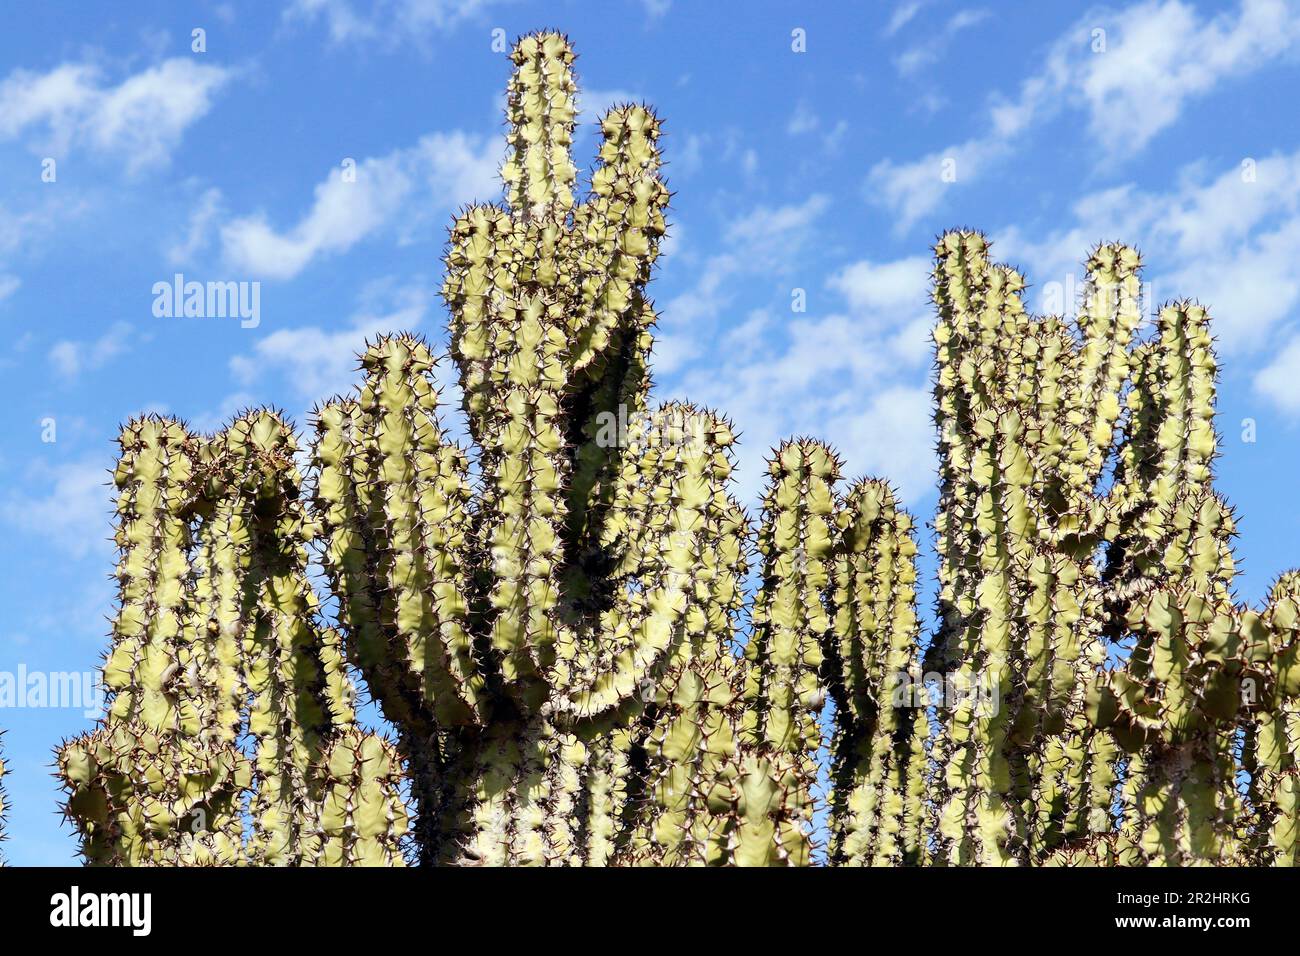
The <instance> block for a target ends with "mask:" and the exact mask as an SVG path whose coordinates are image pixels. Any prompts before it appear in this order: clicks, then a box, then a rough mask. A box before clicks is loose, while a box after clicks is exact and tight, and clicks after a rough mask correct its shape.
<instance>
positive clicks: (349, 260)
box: [0, 0, 1300, 864]
mask: <svg viewBox="0 0 1300 956" xmlns="http://www.w3.org/2000/svg"><path fill="white" fill-rule="evenodd" d="M111 6H112V5H93V6H87V5H85V4H80V3H73V2H49V3H45V4H40V5H36V4H28V5H23V6H22V8H21V12H18V11H17V10H15V11H11V12H10V15H9V16H8V17H7V18H6V28H5V30H4V31H3V32H2V33H0V328H3V329H4V330H5V333H6V334H5V337H4V345H3V347H2V348H0V365H3V371H2V373H0V374H3V378H4V380H5V383H6V395H7V400H6V401H5V403H4V405H3V408H0V430H2V433H3V443H2V444H0V541H2V542H3V545H2V546H3V548H4V560H3V572H4V573H3V575H0V599H2V600H3V602H4V606H5V607H6V608H7V609H8V612H7V614H6V620H5V622H4V624H3V625H2V626H0V672H8V673H17V672H18V671H19V668H20V667H22V668H26V670H27V671H28V672H79V671H87V670H92V669H93V668H94V667H95V666H97V664H98V661H99V655H100V653H101V651H102V649H103V648H104V646H105V643H106V636H105V635H106V622H105V616H106V615H107V614H108V613H110V611H111V598H112V591H111V585H110V582H109V581H108V579H107V575H108V573H109V571H110V570H111V567H112V558H113V554H112V548H111V545H110V544H109V542H108V540H107V539H108V536H109V534H110V532H111V525H110V513H109V509H110V497H109V490H108V487H107V485H106V479H107V475H106V471H105V470H106V469H107V468H108V467H109V465H110V463H111V461H112V457H113V445H112V440H113V438H114V437H115V435H116V432H117V427H118V424H119V423H120V422H121V421H122V420H124V419H125V418H127V417H129V416H131V415H133V414H136V413H139V412H142V411H146V410H153V411H166V412H169V413H172V414H176V415H181V416H184V417H185V418H187V419H188V420H189V421H190V422H191V423H193V424H194V425H196V426H197V427H201V428H211V427H214V426H216V425H218V424H220V422H221V421H222V420H223V419H224V418H226V417H228V416H229V414H230V413H231V412H233V411H236V410H237V409H239V408H241V407H243V406H245V405H248V404H253V403H273V404H276V405H279V406H281V407H283V408H284V409H286V410H287V411H288V412H289V413H290V414H291V415H293V416H294V417H295V418H297V419H298V421H300V422H302V421H304V420H305V412H306V411H307V409H309V408H310V407H311V406H312V405H313V404H314V403H315V401H316V400H318V399H320V398H324V397H327V396H329V395H330V394H332V393H334V392H337V391H340V390H343V389H345V388H346V387H347V386H349V385H350V384H351V383H352V382H353V380H354V378H353V372H352V367H353V354H354V352H355V351H356V349H357V348H358V346H359V344H360V343H361V342H362V340H363V339H364V337H365V336H366V334H367V333H373V332H378V331H387V330H397V329H415V330H418V331H421V332H424V333H425V334H427V335H429V336H430V337H431V338H433V339H435V340H438V341H443V340H444V339H445V337H444V334H443V327H444V323H445V317H444V314H443V311H442V308H441V305H440V302H439V301H438V299H437V296H436V290H437V288H438V283H439V281H440V277H441V262H440V256H441V250H442V246H443V242H444V238H445V227H446V225H447V223H448V221H449V218H450V215H451V213H452V211H453V210H454V209H455V208H456V207H458V206H459V205H461V204H463V203H465V202H469V201H473V200H476V199H477V200H492V199H496V198H497V196H498V191H499V190H498V184H497V181H496V178H495V171H496V166H497V163H498V162H499V160H500V158H501V156H502V142H501V140H500V132H501V108H502V103H503V95H504V94H503V90H504V86H505V82H506V79H507V76H508V72H509V69H508V68H509V64H508V61H507V59H506V58H505V56H503V55H502V54H501V53H500V52H497V51H495V50H494V48H493V47H494V43H493V40H494V36H498V35H499V34H496V33H494V31H498V30H500V31H503V33H504V35H505V36H506V37H507V38H509V39H510V40H513V38H514V37H515V36H516V35H517V34H519V33H522V32H526V31H529V30H534V29H538V28H542V27H554V28H559V29H562V30H564V31H565V32H567V33H568V34H569V35H570V37H571V38H572V40H573V42H574V44H575V46H576V49H577V52H578V54H579V59H578V63H577V71H578V79H579V83H580V85H581V87H582V89H583V90H584V91H585V95H584V97H583V101H582V102H583V105H584V114H583V119H584V121H586V122H587V123H590V122H591V121H592V120H594V118H595V116H596V115H597V113H598V112H599V111H600V110H601V109H602V108H603V107H605V106H607V105H609V104H611V103H613V102H617V101H622V100H628V99H637V100H642V99H643V100H645V101H647V102H649V103H652V104H653V105H654V106H655V107H656V109H657V110H658V112H659V113H660V115H661V116H663V117H664V118H665V121H666V136H665V138H664V140H663V148H664V150H665V153H666V155H667V159H668V161H669V163H670V166H669V179H670V185H671V187H672V188H673V189H674V191H675V197H674V202H673V208H672V213H671V217H670V219H671V223H672V227H671V238H670V240H669V241H668V243H667V245H666V249H665V254H664V255H663V256H662V257H661V259H660V264H659V267H658V272H657V278H656V279H655V280H654V283H653V293H654V297H655V300H656V302H657V305H658V307H659V311H660V313H661V316H662V318H661V324H660V328H659V332H658V344H657V349H656V366H655V368H656V381H657V388H658V393H659V395H660V397H662V398H668V397H687V398H690V399H692V400H694V401H697V402H701V403H705V404H709V405H713V406H716V407H718V408H720V409H722V410H723V411H726V412H728V413H729V414H730V415H731V416H732V417H733V418H734V419H735V421H736V423H737V424H738V426H739V428H740V429H741V431H742V432H743V448H742V452H741V459H742V469H741V473H740V478H739V482H740V490H741V492H742V494H743V496H744V497H745V499H746V500H747V501H749V502H750V503H751V504H756V502H757V497H758V493H759V482H760V480H761V473H762V458H763V456H764V454H765V453H766V451H767V449H768V448H769V447H770V446H771V445H772V444H773V443H774V442H776V441H777V440H779V438H781V437H782V436H785V435H790V434H815V435H819V436H821V437H824V438H826V439H828V440H830V441H831V442H833V443H834V444H835V445H836V446H837V448H838V449H839V450H840V451H841V453H842V454H843V455H844V457H845V458H846V459H847V461H848V464H849V470H850V471H851V472H852V473H854V474H860V473H867V472H870V473H873V474H877V475H883V476H888V477H890V478H892V479H893V480H894V481H895V482H896V483H897V484H898V485H899V486H900V488H901V490H902V493H903V495H904V497H905V499H906V500H907V502H908V504H909V506H910V507H912V508H913V510H914V511H915V512H916V513H917V515H918V517H919V518H920V519H921V520H922V521H927V520H929V518H930V515H931V511H932V509H933V504H934V491H933V484H934V479H933V477H932V468H933V460H932V451H931V448H932V445H933V437H932V432H931V428H930V424H929V417H928V416H929V391H928V376H929V361H930V358H929V343H928V338H927V335H928V326H929V322H930V319H929V311H928V303H927V298H926V287H927V275H928V256H929V246H930V243H931V242H932V240H933V238H934V236H935V235H937V234H938V233H939V232H940V231H942V230H943V229H945V228H948V227H951V226H958V225H961V226H974V227H978V228H981V229H983V230H985V231H986V232H988V233H989V234H990V235H991V237H992V238H993V240H994V243H995V251H996V252H997V254H998V255H999V256H1000V257H1001V258H1004V259H1006V260H1007V261H1011V262H1013V263H1015V264H1016V265H1018V266H1019V267H1021V268H1022V269H1023V270H1024V271H1025V272H1026V274H1027V276H1028V278H1029V281H1030V282H1031V284H1032V285H1031V288H1030V290H1029V302H1030V305H1031V306H1032V307H1033V308H1034V310H1035V311H1051V310H1054V309H1055V308H1058V307H1059V306H1053V305H1052V304H1051V300H1052V298H1053V297H1055V298H1056V299H1057V301H1058V302H1059V301H1060V300H1061V298H1062V292H1063V291H1064V299H1065V300H1066V301H1067V303H1068V302H1069V301H1071V300H1072V292H1073V290H1074V289H1075V288H1076V286H1075V285H1074V284H1073V283H1075V282H1076V281H1077V264H1078V263H1079V261H1080V260H1081V259H1082V258H1083V257H1084V256H1085V255H1086V253H1087V251H1088V249H1089V247H1090V246H1092V245H1094V244H1095V243H1096V242H1098V241H1099V240H1110V239H1123V240H1125V241H1128V242H1131V243H1134V244H1136V245H1137V246H1139V248H1141V249H1142V250H1143V252H1144V254H1145V257H1146V263H1147V267H1146V276H1147V279H1148V280H1149V281H1150V283H1151V303H1152V305H1153V306H1154V305H1156V304H1159V303H1160V302H1162V301H1164V300H1166V299H1171V298H1176V297H1183V296H1187V297H1196V298H1199V299H1200V300H1201V301H1203V302H1205V303H1207V304H1209V305H1210V307H1211V310H1212V313H1213V314H1214V315H1215V316H1216V328H1217V330H1218V335H1219V347H1220V358H1221V363H1222V369H1223V374H1222V381H1221V398H1220V418H1219V427H1220V431H1221V433H1222V435H1223V442H1222V451H1223V457H1222V460H1221V462H1220V474H1221V479H1220V488H1221V490H1222V491H1223V492H1224V493H1225V494H1226V495H1227V496H1228V497H1229V498H1230V499H1231V500H1232V501H1233V502H1234V503H1235V504H1236V505H1237V506H1238V509H1239V514H1240V521H1239V527H1240V531H1241V539H1240V542H1239V556H1240V558H1241V559H1242V560H1241V568H1242V574H1241V577H1240V578H1239V592H1240V596H1241V597H1242V599H1244V600H1250V601H1256V600H1258V599H1259V598H1260V597H1262V595H1263V593H1264V591H1265V589H1266V588H1267V586H1268V584H1269V582H1270V581H1271V580H1272V578H1273V577H1274V576H1275V575H1276V574H1277V573H1279V572H1280V571H1282V570H1284V569H1286V568H1288V567H1290V566H1292V564H1293V563H1295V564H1300V546H1297V545H1296V544H1295V543H1293V542H1294V539H1296V538H1297V537H1300V534H1298V532H1300V516H1298V514H1297V509H1296V507H1295V504H1294V499H1295V492H1294V489H1295V474H1296V472H1297V470H1300V450H1297V439H1298V438H1300V430H1298V429H1297V424H1298V423H1300V267H1298V266H1297V250H1300V125H1298V124H1297V123H1296V120H1295V101H1296V99H1297V96H1298V95H1300V2H1297V0H1289V2H1288V0H1253V2H1252V0H1244V2H1241V3H1239V4H1234V3H1213V4H1209V3H1207V4H1200V3H1191V2H1176V0H1167V2H1146V3H1137V4H1131V5H1116V6H1111V7H1097V8H1095V9H1092V10H1087V8H1086V7H1084V6H1082V5H1077V4H1015V5H1008V4H992V3H990V4H988V5H987V6H980V5H971V6H958V5H956V4H951V3H940V2H937V0H933V2H909V0H901V2H897V3H894V4H892V5H891V4H888V3H879V4H859V3H848V2H840V3H820V4H807V5H795V4H789V3H777V2H766V0H746V2H744V3H729V2H718V3H709V4H704V3H687V2H685V0H676V2H673V0H644V2H638V0H602V2H579V0H568V2H550V3H545V4H541V3H529V2H506V0H500V2H497V0H464V2H457V0H380V2H377V3H374V4H370V3H365V2H362V0H297V2H292V3H287V4H284V5H277V4H273V3H267V2H247V3H239V2H194V3H190V4H185V5H181V4H173V3H167V2H146V0H140V2H136V3H132V4H129V5H122V9H121V10H120V11H119V12H111ZM1011 6H1014V8H1015V14H1014V16H1009V15H1008V13H1007V10H1008V9H1009V8H1010V7H1011ZM128 7H129V9H128ZM96 8H99V9H98V10H96ZM181 8H183V9H181ZM92 11H93V12H92ZM101 11H102V12H101ZM1085 11H1086V12H1085ZM195 29H202V30H204V31H205V37H204V38H205V45H206V49H205V50H204V51H203V52H195V51H194V50H193V49H192V47H193V45H194V41H193V31H194V30H195ZM795 31H803V33H802V34H796V33H795ZM1098 31H1101V32H1098ZM799 36H802V37H803V38H804V43H803V46H804V47H805V49H804V50H803V52H797V51H796V50H795V49H793V48H792V47H795V46H799V45H800V44H799V43H798V42H796V41H797V39H798V37H799ZM592 141H593V138H592V136H591V133H590V128H588V129H586V130H584V132H583V134H582V135H581V136H580V137H579V139H578V142H577V153H578V156H577V161H578V164H579V167H580V168H585V167H586V166H588V165H589V163H590V161H591V147H592ZM51 159H52V160H53V161H54V164H53V166H52V167H51V166H50V164H49V163H48V162H47V160H51ZM348 159H351V160H353V161H354V163H355V168H356V170H357V176H356V181H355V182H346V181H345V177H344V176H343V175H342V172H343V169H344V164H345V161H346V160H348ZM948 160H951V161H952V162H946V161H948ZM51 169H52V170H53V172H54V178H53V181H45V180H46V179H49V178H50V177H49V171H50V170H51ZM945 172H948V173H953V174H955V176H954V175H945ZM43 173H44V174H45V175H44V177H43ZM178 272H180V273H183V274H184V275H185V277H186V278H187V279H191V280H198V281H204V282H206V281H210V280H212V281H247V282H252V281H257V282H260V283H261V285H260V295H261V298H260V321H259V322H258V324H257V325H256V327H251V328H246V327H242V326H241V323H240V322H239V321H238V320H237V319H230V318H225V319H223V318H189V319H186V318H165V317H157V316H155V315H154V313H153V302H154V295H153V287H154V284H155V283H158V282H169V281H171V280H172V277H173V276H174V275H175V274H176V273H178ZM795 290H802V291H803V296H804V297H805V298H806V311H803V312H796V311H793V310H792V302H794V301H795V299H796V298H797V296H796V293H795ZM452 401H453V402H454V398H453V399H452ZM1247 419H1249V420H1250V421H1251V422H1252V423H1253V426H1252V428H1246V427H1243V421H1244V420H1247ZM50 420H52V421H53V435H51V428H50ZM1252 430H1253V439H1254V440H1253V441H1248V440H1244V438H1250V437H1252V435H1251V434H1250V432H1251V431H1252ZM50 437H53V438H54V439H55V440H54V441H48V440H43V439H48V438H50ZM929 566H931V563H930V562H927V567H929ZM90 724H91V719H90V718H88V717H86V716H85V715H84V714H83V712H82V708H81V707H73V708H58V707H24V708H13V709H10V708H0V729H4V730H6V731H7V734H6V736H5V738H4V750H5V753H6V756H7V758H8V763H9V771H10V772H9V774H8V775H7V777H6V779H5V784H6V788H7V790H8V792H9V798H10V803H11V805H12V807H11V812H10V816H9V836H10V839H9V841H8V842H7V843H6V845H5V848H4V853H5V855H6V856H7V858H8V860H9V861H10V862H11V863H16V864H35V863H61V862H69V861H72V860H73V859H74V855H75V845H74V840H73V838H72V835H71V832H70V831H69V830H68V829H67V828H65V827H64V826H63V825H62V824H61V822H60V819H59V817H58V815H57V811H56V786H55V784H54V781H53V779H52V777H51V776H50V773H51V767H50V763H51V756H50V755H51V749H52V748H53V747H54V746H55V745H56V744H57V743H58V742H59V740H61V739H62V738H63V737H65V736H71V735H74V734H77V733H80V732H82V731H83V730H85V729H87V728H88V727H89V726H90Z"/></svg>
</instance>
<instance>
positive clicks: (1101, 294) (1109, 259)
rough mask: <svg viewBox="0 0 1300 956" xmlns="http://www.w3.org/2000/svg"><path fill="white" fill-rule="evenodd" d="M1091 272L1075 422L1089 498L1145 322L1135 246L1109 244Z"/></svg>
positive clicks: (1091, 260)
mask: <svg viewBox="0 0 1300 956" xmlns="http://www.w3.org/2000/svg"><path fill="white" fill-rule="evenodd" d="M1086 269H1087V278H1086V281H1085V284H1084V291H1083V303H1082V307H1081V308H1080V309H1079V314H1078V326H1079V339H1080V341H1079V348H1078V350H1077V353H1076V357H1075V368H1074V373H1073V374H1074V379H1075V383H1076V387H1075V388H1074V389H1073V390H1072V391H1071V399H1072V402H1071V405H1072V408H1071V415H1070V419H1071V424H1072V425H1074V426H1075V427H1076V428H1078V429H1079V430H1080V431H1081V433H1082V434H1083V435H1084V436H1085V437H1086V441H1087V448H1088V455H1087V458H1086V460H1085V461H1084V462H1081V463H1080V464H1081V465H1082V468H1081V469H1080V472H1079V476H1080V477H1079V487H1080V488H1081V489H1084V490H1086V491H1088V492H1090V491H1091V490H1092V489H1093V487H1094V486H1095V485H1096V483H1097V481H1098V479H1099V478H1100V476H1101V471H1102V468H1103V466H1104V465H1105V463H1106V460H1107V457H1108V455H1109V453H1110V451H1111V449H1112V447H1113V444H1114V439H1115V434H1114V432H1115V425H1116V423H1117V422H1118V420H1119V417H1120V412H1121V410H1122V406H1121V404H1120V401H1121V391H1122V389H1123V387H1124V385H1125V384H1126V383H1127V381H1128V378H1129V358H1130V345H1131V344H1132V342H1133V339H1134V337H1135V335H1136V334H1137V329H1138V326H1139V325H1140V324H1141V322H1142V310H1141V297H1142V285H1141V257H1140V256H1139V254H1138V252H1137V250H1136V249H1134V248H1132V247H1131V246H1125V245H1122V244H1120V243H1105V244H1102V245H1100V246H1098V247H1097V248H1096V249H1094V250H1093V252H1092V254H1091V255H1090V256H1089V257H1088V261H1087V265H1086Z"/></svg>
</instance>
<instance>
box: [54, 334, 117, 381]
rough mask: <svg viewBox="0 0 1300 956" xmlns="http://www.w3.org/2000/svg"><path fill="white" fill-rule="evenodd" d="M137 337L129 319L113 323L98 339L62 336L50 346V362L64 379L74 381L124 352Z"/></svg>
mask: <svg viewBox="0 0 1300 956" xmlns="http://www.w3.org/2000/svg"><path fill="white" fill-rule="evenodd" d="M136 338H137V336H136V333H135V330H134V328H133V327H132V325H131V324H130V323H129V322H114V323H113V324H112V325H111V326H109V328H108V330H107V331H106V332H104V334H103V335H101V336H99V337H98V338H96V339H91V340H88V341H82V340H77V339H62V340H60V341H58V342H56V343H55V344H54V346H53V347H52V348H51V349H50V355H49V358H50V364H51V365H53V366H54V371H55V372H56V373H57V374H58V375H59V376H60V377H62V378H63V379H64V380H65V381H72V380H74V379H76V378H77V377H78V376H79V375H81V373H82V372H87V371H93V370H95V369H98V368H103V367H104V366H105V365H107V364H108V363H109V362H110V361H112V360H113V359H115V358H117V357H118V356H119V355H122V354H124V353H125V352H126V351H128V350H129V349H130V347H131V345H132V343H133V342H134V341H135V339H136Z"/></svg>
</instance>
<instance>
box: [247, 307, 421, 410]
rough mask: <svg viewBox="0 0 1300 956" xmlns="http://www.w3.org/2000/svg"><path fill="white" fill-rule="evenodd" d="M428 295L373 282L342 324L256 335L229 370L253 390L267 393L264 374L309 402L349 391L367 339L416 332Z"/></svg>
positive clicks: (355, 376) (306, 403) (354, 381)
mask: <svg viewBox="0 0 1300 956" xmlns="http://www.w3.org/2000/svg"><path fill="white" fill-rule="evenodd" d="M430 297H431V292H430V291H429V287H428V285H427V284H426V283H420V284H411V285H399V286H394V285H393V284H392V283H391V282H378V283H372V284H371V286H370V287H369V288H368V289H367V290H366V292H365V293H363V296H362V298H363V302H362V307H361V310H360V311H359V312H358V313H357V314H355V315H354V316H353V317H352V319H351V320H350V321H349V322H348V324H347V325H346V326H345V327H343V328H340V329H324V328H321V327H319V326H302V327H299V328H293V329H279V330H277V331H275V332H272V333H271V334H270V335H267V336H265V337H263V338H261V339H259V340H258V341H257V344H256V345H254V346H253V350H252V351H251V352H249V353H246V354H243V355H236V356H234V357H233V358H232V359H231V360H230V371H231V374H232V376H233V377H234V379H235V381H236V382H237V383H238V384H239V385H240V386H242V387H244V388H245V389H248V390H251V391H265V387H266V381H267V379H268V378H278V379H281V380H283V381H285V382H286V383H287V384H288V385H289V387H290V389H291V390H292V391H293V393H294V394H295V395H296V396H297V397H298V398H299V399H300V400H301V401H302V402H303V403H304V405H307V406H309V405H311V404H313V403H315V402H317V401H319V400H322V399H325V398H328V397H330V396H331V395H334V394H337V393H339V392H344V391H347V390H348V389H349V388H351V386H352V385H354V384H355V383H356V382H357V381H358V374H357V356H358V355H360V354H361V352H363V351H364V350H365V347H366V341H367V339H370V338H372V337H374V336H376V335H381V334H385V333H389V332H405V331H411V332H414V331H418V330H419V329H420V328H421V327H422V325H423V323H424V318H425V315H426V314H427V312H428V309H429V305H430Z"/></svg>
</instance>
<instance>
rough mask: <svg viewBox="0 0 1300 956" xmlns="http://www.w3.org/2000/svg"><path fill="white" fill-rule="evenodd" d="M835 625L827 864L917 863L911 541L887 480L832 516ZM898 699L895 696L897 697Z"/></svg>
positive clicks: (852, 493) (920, 704)
mask: <svg viewBox="0 0 1300 956" xmlns="http://www.w3.org/2000/svg"><path fill="white" fill-rule="evenodd" d="M836 524H837V540H836V553H835V572H834V599H833V606H834V608H835V619H834V625H833V629H832V632H831V633H830V634H829V635H828V640H827V647H826V660H827V662H828V664H829V665H830V666H829V668H828V670H829V672H830V674H829V681H828V683H829V687H830V690H831V695H832V697H833V699H834V701H835V739H834V742H833V744H832V747H831V779H832V786H833V791H832V798H831V817H830V829H831V842H830V848H829V854H830V857H829V859H830V862H831V863H832V864H839V865H899V864H903V863H917V862H919V861H920V859H921V857H922V855H923V844H922V841H921V833H920V823H921V820H922V818H923V816H924V809H923V806H922V794H923V792H924V782H923V781H922V782H921V783H920V786H918V782H917V781H915V780H913V779H912V778H911V776H910V775H911V774H912V773H914V772H919V773H921V775H922V776H924V764H925V753H924V742H925V738H926V736H928V725H927V724H926V721H925V716H924V701H923V700H922V699H921V697H920V695H919V694H909V693H907V691H908V690H909V689H911V688H912V685H913V684H914V683H915V682H918V681H919V671H920V667H919V659H918V654H919V647H920V644H919V641H920V634H919V623H918V621H917V615H916V542H915V539H914V532H913V524H912V518H911V516H910V515H909V514H908V513H907V512H906V511H903V510H902V509H901V508H900V507H899V506H898V503H897V500H896V498H895V495H894V492H893V489H892V488H890V487H889V485H888V484H886V483H885V482H880V481H870V480H868V481H861V482H859V483H857V484H856V485H854V486H853V488H852V489H850V490H849V492H848V493H847V494H846V495H845V496H844V500H843V503H842V506H841V507H840V509H839V511H838V513H837V515H836ZM900 692H901V693H900Z"/></svg>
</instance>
